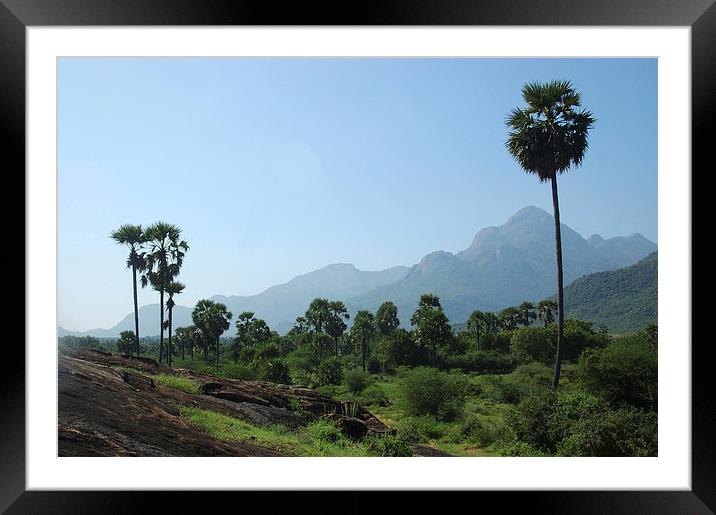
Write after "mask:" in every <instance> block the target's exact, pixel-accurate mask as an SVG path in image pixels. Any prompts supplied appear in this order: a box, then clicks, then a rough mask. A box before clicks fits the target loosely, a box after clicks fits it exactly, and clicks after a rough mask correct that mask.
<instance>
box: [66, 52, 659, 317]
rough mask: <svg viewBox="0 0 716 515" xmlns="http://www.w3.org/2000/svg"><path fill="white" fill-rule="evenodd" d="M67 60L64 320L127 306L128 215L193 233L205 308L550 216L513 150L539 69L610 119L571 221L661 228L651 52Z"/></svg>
mask: <svg viewBox="0 0 716 515" xmlns="http://www.w3.org/2000/svg"><path fill="white" fill-rule="evenodd" d="M58 74H59V75H58V79H59V80H58V84H59V86H58V87H59V91H58V133H59V136H58V137H59V149H58V159H59V172H58V173H59V177H58V180H59V183H58V184H59V185H58V189H59V214H58V216H59V321H58V322H59V325H61V326H63V327H65V328H66V329H72V330H86V329H90V328H94V327H109V326H111V325H113V324H115V323H116V322H117V321H119V320H120V319H121V318H122V317H123V316H124V315H126V314H127V313H129V312H131V310H132V299H131V278H130V276H131V272H129V271H127V270H125V269H124V268H123V267H124V259H125V258H126V252H125V250H124V248H123V247H121V246H118V245H116V244H114V243H113V242H112V241H111V240H110V239H109V238H108V235H109V233H110V232H111V231H112V229H114V228H116V227H118V226H119V225H121V224H123V223H141V224H144V225H147V224H149V223H152V222H154V221H156V220H159V219H161V220H165V221H168V222H171V223H174V224H177V225H179V226H180V227H181V228H182V229H183V232H184V237H185V239H186V240H187V241H188V242H189V244H190V246H191V250H190V251H189V253H188V254H187V259H186V263H185V266H184V268H183V271H182V275H181V279H180V280H182V282H185V283H186V284H187V289H186V291H185V293H184V294H183V295H182V296H181V298H180V299H179V300H178V303H179V304H184V305H193V304H194V303H195V302H196V301H197V300H198V299H200V298H203V297H208V296H211V295H214V294H227V295H232V294H234V295H237V294H239V295H244V294H255V293H259V292H260V291H262V290H264V289H265V288H267V287H269V286H271V285H273V284H277V283H281V282H285V281H287V280H289V279H291V278H292V277H294V276H296V275H298V274H301V273H306V272H309V271H311V270H314V269H317V268H320V267H322V266H324V265H326V264H329V263H337V262H349V263H353V264H355V265H356V266H357V267H358V268H360V269H364V270H377V269H382V268H387V267H389V266H393V265H397V264H404V265H411V264H414V263H416V262H417V261H418V260H419V259H420V258H421V257H422V256H423V255H425V254H426V253H428V252H431V251H434V250H447V251H450V252H457V251H459V250H462V249H463V248H465V247H467V246H468V245H469V243H470V241H471V240H472V237H473V235H474V233H475V232H476V231H478V230H479V229H481V228H483V227H486V226H490V225H500V224H502V223H504V222H505V220H506V219H507V218H508V217H509V216H510V215H511V214H513V213H514V212H515V211H517V210H518V209H520V208H522V207H524V206H526V205H536V206H539V207H542V208H544V209H545V210H547V211H548V212H550V213H551V212H552V207H551V196H550V190H549V187H548V186H547V185H546V184H540V183H539V182H538V181H537V180H536V179H535V178H534V176H527V175H525V174H524V173H523V172H522V171H521V170H520V169H519V167H518V166H517V164H516V163H515V162H514V161H513V160H512V159H511V158H510V156H509V155H508V154H507V152H506V151H505V149H504V141H505V138H506V132H507V131H506V128H505V125H504V119H505V116H506V115H507V113H508V112H509V111H510V109H512V108H513V107H516V106H519V105H521V104H522V99H521V95H520V88H521V87H522V85H523V84H524V83H525V82H527V81H532V80H552V79H569V80H571V81H572V82H573V83H574V85H575V87H576V88H577V89H578V90H579V91H581V92H582V98H583V102H584V106H585V107H587V108H588V109H590V110H591V111H592V112H593V113H594V115H595V116H596V118H597V122H596V124H595V128H594V129H593V130H592V133H591V135H590V149H589V151H588V154H587V156H586V159H585V161H584V165H583V166H582V167H581V168H578V169H577V170H575V171H573V172H571V173H570V174H569V175H567V176H561V178H560V183H559V186H560V203H561V204H560V208H561V214H562V221H563V222H564V223H566V224H567V225H569V226H570V227H572V228H573V229H575V230H576V231H578V232H579V233H581V234H582V235H583V236H585V237H588V236H589V235H591V234H593V233H599V234H601V235H602V236H604V237H611V236H618V235H629V234H632V233H634V232H640V233H642V234H643V235H644V236H646V237H647V238H649V239H651V240H653V241H656V238H657V62H656V60H655V59H442V58H441V59H414V58H411V59H328V58H315V59H310V58H308V59H298V58H293V59H279V58H269V59H259V58H256V59H247V58H239V59H215V58H203V59H188V58H179V59H176V58H175V59H156V58H144V59H129V58H127V59H124V58H121V59H118V58H113V59H87V58H63V59H60V61H59V66H58ZM153 302H157V300H156V299H155V295H154V293H153V292H151V291H150V290H144V291H141V292H140V304H147V303H153Z"/></svg>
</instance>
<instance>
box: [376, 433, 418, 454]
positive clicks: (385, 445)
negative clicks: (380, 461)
mask: <svg viewBox="0 0 716 515" xmlns="http://www.w3.org/2000/svg"><path fill="white" fill-rule="evenodd" d="M364 441H365V443H366V450H367V451H368V454H370V455H372V456H389V457H401V456H402V457H404V456H412V455H413V452H412V450H411V449H410V445H408V442H406V441H405V440H404V439H403V438H402V437H401V436H399V435H390V434H383V435H377V434H376V435H371V436H368V437H367V438H366V439H365V440H364Z"/></svg>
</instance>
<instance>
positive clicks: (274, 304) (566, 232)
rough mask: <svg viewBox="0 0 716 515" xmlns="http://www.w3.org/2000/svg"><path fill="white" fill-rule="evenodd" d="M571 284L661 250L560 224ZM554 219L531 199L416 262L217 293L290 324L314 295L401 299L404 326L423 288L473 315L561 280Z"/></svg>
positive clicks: (122, 325)
mask: <svg viewBox="0 0 716 515" xmlns="http://www.w3.org/2000/svg"><path fill="white" fill-rule="evenodd" d="M561 227H562V246H563V254H564V280H565V285H566V284H569V283H571V282H572V281H574V280H575V279H578V278H579V277H581V276H584V275H588V274H593V273H596V272H603V271H608V270H615V269H618V268H622V267H625V266H628V265H632V264H634V263H636V262H637V261H639V260H640V259H642V258H644V257H645V256H647V255H649V254H650V253H652V252H655V251H656V250H657V245H656V244H655V243H653V242H651V241H649V240H647V239H646V238H644V237H643V236H641V235H640V234H633V235H631V236H628V237H616V238H610V239H604V238H602V237H601V236H599V235H592V236H590V238H589V239H584V238H583V237H582V236H581V235H580V234H578V233H577V232H576V231H574V230H572V229H571V228H569V227H568V226H567V225H565V224H562V226H561ZM555 276H556V271H555V249H554V220H553V218H552V215H551V214H549V213H547V212H546V211H544V210H542V209H539V208H537V207H534V206H528V207H525V208H523V209H521V210H519V211H518V212H517V213H515V214H514V215H512V216H511V217H510V218H509V219H508V220H507V221H506V222H505V224H503V225H501V226H498V227H486V228H484V229H482V230H480V231H478V232H477V233H476V234H475V236H474V238H473V240H472V242H471V244H470V245H469V246H468V247H467V248H466V249H465V250H462V251H460V252H457V253H456V254H452V253H450V252H445V251H435V252H431V253H429V254H427V255H426V256H424V257H423V258H422V259H421V260H420V261H419V262H418V263H417V264H415V265H413V266H412V267H405V266H396V267H392V268H389V269H386V270H381V271H375V272H370V271H361V270H359V269H357V268H356V267H355V266H353V265H351V264H345V263H339V264H333V265H328V266H326V267H323V268H321V269H319V270H315V271H313V272H310V273H307V274H303V275H299V276H297V277H295V278H293V279H291V280H290V281H288V282H286V283H284V284H280V285H276V286H272V287H270V288H268V289H267V290H265V291H264V292H262V293H260V294H258V295H252V296H224V295H215V296H213V297H211V299H212V300H215V301H218V302H223V303H224V304H226V305H227V307H228V309H229V310H230V311H231V312H232V313H233V314H234V317H236V316H238V314H239V313H241V312H242V311H253V312H254V313H256V316H258V317H260V318H263V319H265V320H266V322H267V323H268V324H269V325H270V326H271V328H272V329H275V330H278V331H279V332H285V331H287V330H288V329H289V328H290V327H291V325H292V324H293V322H294V320H295V318H296V317H297V316H299V315H301V314H303V313H304V312H305V310H306V308H307V307H308V304H309V303H310V301H311V300H312V299H314V298H316V297H326V298H329V299H338V300H343V301H344V302H345V303H346V305H347V306H348V308H349V311H350V312H351V315H353V314H355V312H356V311H357V310H358V309H370V310H375V309H377V307H378V306H379V305H380V304H381V303H382V302H383V301H385V300H392V301H393V302H395V304H396V305H397V306H398V314H399V317H400V319H401V322H402V324H403V325H405V326H407V325H408V323H409V322H408V320H409V318H410V315H411V313H412V312H413V311H414V310H415V308H416V307H417V303H418V300H419V297H420V295H421V294H423V293H427V292H430V293H434V294H436V295H438V296H440V300H441V303H442V305H443V307H444V308H445V311H446V313H447V315H448V316H449V318H450V319H451V321H453V322H460V321H464V320H466V319H467V318H468V316H469V315H470V313H471V312H472V311H473V310H474V309H482V310H489V311H495V310H499V309H502V308H504V307H506V306H509V305H514V304H519V303H520V302H522V301H524V300H532V301H535V300H541V299H544V298H547V297H549V296H551V295H552V294H554V291H555V283H556V278H555ZM158 310H159V305H158V304H153V305H148V306H142V307H141V308H140V324H141V326H140V335H142V336H152V335H156V334H158V332H157V331H156V327H157V326H158V325H159V313H158ZM188 324H191V308H187V307H185V306H180V305H177V306H176V307H175V308H174V326H175V327H181V326H183V325H188ZM133 329H134V315H133V314H132V313H130V314H128V315H127V316H126V317H125V318H124V319H123V320H122V321H121V322H119V323H118V324H116V325H115V326H114V327H112V328H110V329H95V330H92V331H87V332H85V333H77V332H66V331H65V332H64V333H63V331H64V330H62V329H61V328H60V331H61V332H60V335H62V334H92V335H95V336H116V335H117V334H119V331H122V330H133Z"/></svg>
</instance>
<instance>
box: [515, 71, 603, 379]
mask: <svg viewBox="0 0 716 515" xmlns="http://www.w3.org/2000/svg"><path fill="white" fill-rule="evenodd" d="M522 98H523V99H524V101H525V102H526V104H527V105H526V106H525V107H524V108H521V109H520V108H516V109H513V110H512V112H511V113H510V115H509V116H508V117H507V120H506V123H507V126H508V127H509V135H508V138H507V142H506V146H507V150H508V152H509V153H510V154H511V155H512V157H514V158H515V160H516V161H517V162H518V163H519V165H520V167H521V168H522V169H523V170H524V171H525V172H526V173H532V174H535V175H537V178H538V179H539V180H540V182H550V183H551V185H552V205H553V207H554V234H555V248H556V253H557V352H556V356H555V364H554V375H553V377H552V390H556V389H557V386H558V384H559V373H560V368H561V362H560V343H561V341H562V334H563V325H564V291H563V286H564V285H563V273H562V234H561V230H560V229H561V226H560V221H559V196H558V194H557V174H560V173H564V172H566V171H567V170H569V169H570V168H572V167H577V166H579V165H580V164H581V163H582V160H583V159H584V154H585V152H586V151H587V146H588V142H587V135H588V133H589V130H590V129H591V128H592V124H593V123H594V121H595V119H594V118H593V117H592V114H591V113H590V112H589V111H587V110H585V109H581V108H580V106H581V98H580V94H579V92H577V91H576V90H575V89H574V87H573V86H572V83H571V82H569V81H551V82H547V83H539V82H530V83H527V84H525V85H524V86H523V87H522Z"/></svg>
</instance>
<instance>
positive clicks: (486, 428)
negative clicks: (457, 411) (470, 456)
mask: <svg viewBox="0 0 716 515" xmlns="http://www.w3.org/2000/svg"><path fill="white" fill-rule="evenodd" d="M501 429H502V428H501V427H499V426H498V425H497V424H496V423H495V422H494V421H492V420H489V419H488V418H486V417H484V416H480V415H478V414H475V413H471V414H467V415H465V416H464V417H463V418H462V419H461V420H460V423H459V424H458V425H457V426H456V428H455V430H454V431H453V433H452V435H451V440H452V441H453V442H454V443H464V442H468V443H474V444H477V445H480V446H483V447H486V446H488V445H490V444H492V443H494V442H495V441H497V440H498V438H499V437H500V436H501V435H500V433H501V432H502V431H501Z"/></svg>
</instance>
